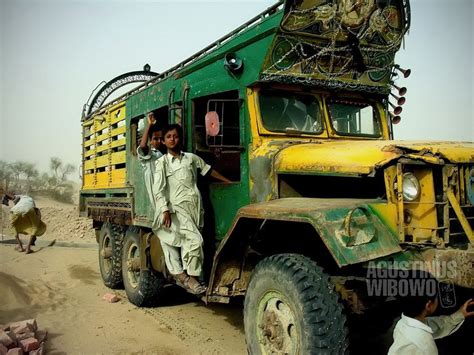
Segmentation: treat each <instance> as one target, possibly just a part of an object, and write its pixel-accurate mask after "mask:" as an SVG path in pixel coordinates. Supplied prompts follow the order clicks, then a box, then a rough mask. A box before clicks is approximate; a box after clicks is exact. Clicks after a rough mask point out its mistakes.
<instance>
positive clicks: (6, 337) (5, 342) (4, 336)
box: [0, 330, 15, 348]
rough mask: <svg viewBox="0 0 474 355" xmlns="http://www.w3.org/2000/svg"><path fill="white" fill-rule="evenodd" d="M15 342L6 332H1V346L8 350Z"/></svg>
mask: <svg viewBox="0 0 474 355" xmlns="http://www.w3.org/2000/svg"><path fill="white" fill-rule="evenodd" d="M14 342H15V340H14V339H12V338H11V337H10V335H9V334H8V333H6V332H5V331H4V330H0V344H2V345H3V346H5V347H7V348H8V347H9V346H10V345H12V344H13V343H14Z"/></svg>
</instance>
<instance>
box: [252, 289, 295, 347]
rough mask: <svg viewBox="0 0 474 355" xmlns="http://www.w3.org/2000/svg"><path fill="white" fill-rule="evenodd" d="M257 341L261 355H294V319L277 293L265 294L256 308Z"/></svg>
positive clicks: (286, 304)
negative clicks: (276, 354)
mask: <svg viewBox="0 0 474 355" xmlns="http://www.w3.org/2000/svg"><path fill="white" fill-rule="evenodd" d="M257 317H258V323H257V324H258V330H257V332H258V334H257V336H258V340H259V343H260V346H261V350H262V353H263V354H275V353H278V354H296V353H297V348H298V344H299V339H298V338H299V337H298V335H297V332H296V321H295V319H296V317H295V314H294V312H293V310H292V309H291V307H290V304H289V302H287V301H286V299H285V298H284V297H283V295H281V294H280V293H279V292H275V291H272V292H269V293H267V294H266V295H265V296H264V297H263V298H262V300H261V301H260V303H259V307H258V314H257Z"/></svg>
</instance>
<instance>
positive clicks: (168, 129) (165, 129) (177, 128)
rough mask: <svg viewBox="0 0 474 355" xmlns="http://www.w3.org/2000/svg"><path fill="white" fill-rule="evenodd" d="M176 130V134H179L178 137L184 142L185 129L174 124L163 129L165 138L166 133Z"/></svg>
mask: <svg viewBox="0 0 474 355" xmlns="http://www.w3.org/2000/svg"><path fill="white" fill-rule="evenodd" d="M173 129H174V130H176V133H178V137H179V139H180V141H181V142H182V140H183V128H182V127H181V126H180V125H179V124H177V123H174V124H170V125H167V126H165V127H163V130H162V132H163V138H164V137H165V136H166V133H168V132H169V131H172V130H173Z"/></svg>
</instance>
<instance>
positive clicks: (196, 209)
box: [153, 152, 211, 276]
mask: <svg viewBox="0 0 474 355" xmlns="http://www.w3.org/2000/svg"><path fill="white" fill-rule="evenodd" d="M198 169H199V170H200V171H201V175H206V174H207V173H208V172H209V170H210V169H211V167H210V166H209V165H207V164H206V163H205V162H204V160H203V159H202V158H200V157H198V156H197V155H195V154H192V153H187V152H186V153H184V152H182V153H181V155H180V156H179V157H174V156H172V155H171V154H166V155H164V156H163V157H162V158H160V159H158V160H157V161H156V166H155V177H154V185H153V191H154V193H155V202H156V209H155V220H154V223H153V231H154V232H155V234H157V235H158V237H159V238H160V240H161V241H162V242H164V243H165V244H168V245H169V246H171V247H173V248H181V253H180V256H181V258H178V257H177V255H178V254H177V253H178V251H179V250H178V249H169V250H167V251H166V252H165V254H166V255H165V256H166V261H167V263H168V262H169V266H168V264H167V266H168V269H170V272H171V273H175V272H173V271H171V270H183V269H185V270H186V271H187V273H188V275H191V276H199V275H200V274H201V272H202V263H203V260H204V253H203V250H202V244H203V239H202V235H201V232H200V229H201V228H202V226H203V224H204V218H203V215H204V209H203V207H202V200H201V194H200V192H199V189H198V187H197V170H198ZM165 211H169V212H170V214H171V228H170V229H167V228H164V227H163V226H162V223H163V212H165ZM180 272H182V271H180ZM180 272H176V273H180Z"/></svg>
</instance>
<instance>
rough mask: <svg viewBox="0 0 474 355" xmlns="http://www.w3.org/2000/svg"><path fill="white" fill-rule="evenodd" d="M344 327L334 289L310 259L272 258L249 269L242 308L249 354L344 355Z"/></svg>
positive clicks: (344, 320)
mask: <svg viewBox="0 0 474 355" xmlns="http://www.w3.org/2000/svg"><path fill="white" fill-rule="evenodd" d="M345 322H346V318H345V315H344V314H343V306H342V304H341V303H340V301H339V296H338V294H337V293H336V292H335V291H334V286H333V285H332V284H331V282H330V281H329V277H328V275H327V274H325V273H324V271H323V270H322V268H321V267H319V266H318V265H317V264H316V263H315V262H314V261H312V260H311V259H309V258H306V257H304V256H301V255H296V254H278V255H273V256H270V257H267V258H265V259H263V260H262V261H260V262H259V263H258V264H257V266H256V267H255V270H254V271H253V273H252V276H251V278H250V283H249V287H248V289H247V294H246V296H245V303H244V325H245V337H246V341H247V348H248V351H249V354H252V355H253V354H344V353H346V352H348V347H349V340H348V332H347V328H346V326H345Z"/></svg>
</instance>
